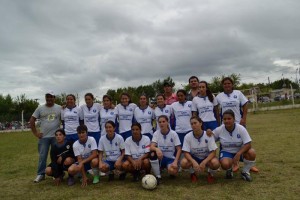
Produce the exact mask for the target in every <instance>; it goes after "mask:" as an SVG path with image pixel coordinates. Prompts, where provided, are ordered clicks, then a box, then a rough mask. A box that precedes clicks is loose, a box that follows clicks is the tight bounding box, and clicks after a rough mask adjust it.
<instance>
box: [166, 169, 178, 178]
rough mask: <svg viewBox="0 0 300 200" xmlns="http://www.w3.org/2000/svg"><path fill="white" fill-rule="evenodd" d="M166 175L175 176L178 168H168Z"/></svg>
mask: <svg viewBox="0 0 300 200" xmlns="http://www.w3.org/2000/svg"><path fill="white" fill-rule="evenodd" d="M168 173H169V174H170V175H173V176H176V175H177V173H178V167H168Z"/></svg>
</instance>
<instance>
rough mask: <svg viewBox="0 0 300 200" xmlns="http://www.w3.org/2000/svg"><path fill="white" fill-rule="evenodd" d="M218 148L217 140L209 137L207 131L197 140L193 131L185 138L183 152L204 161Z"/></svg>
mask: <svg viewBox="0 0 300 200" xmlns="http://www.w3.org/2000/svg"><path fill="white" fill-rule="evenodd" d="M217 148H218V147H217V145H216V142H215V138H214V137H208V136H207V135H206V131H204V132H203V135H202V136H201V137H200V138H195V136H194V132H193V131H191V132H189V133H188V134H187V135H186V136H185V137H184V142H183V146H182V151H185V152H189V153H190V154H191V155H192V156H194V157H197V158H199V159H201V160H203V159H205V158H206V157H207V156H208V155H209V154H210V152H212V151H214V150H216V149H217Z"/></svg>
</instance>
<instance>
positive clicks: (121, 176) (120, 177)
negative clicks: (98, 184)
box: [119, 172, 126, 181]
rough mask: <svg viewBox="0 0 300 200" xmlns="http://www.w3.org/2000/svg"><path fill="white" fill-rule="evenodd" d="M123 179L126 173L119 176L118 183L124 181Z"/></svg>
mask: <svg viewBox="0 0 300 200" xmlns="http://www.w3.org/2000/svg"><path fill="white" fill-rule="evenodd" d="M125 178H126V172H124V173H122V174H120V175H119V180H120V181H124V180H125Z"/></svg>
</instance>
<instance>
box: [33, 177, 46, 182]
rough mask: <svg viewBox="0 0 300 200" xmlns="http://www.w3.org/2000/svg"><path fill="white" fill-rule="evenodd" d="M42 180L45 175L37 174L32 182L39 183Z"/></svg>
mask: <svg viewBox="0 0 300 200" xmlns="http://www.w3.org/2000/svg"><path fill="white" fill-rule="evenodd" d="M43 180H45V175H37V176H36V178H35V179H34V181H33V182H34V183H39V182H41V181H43Z"/></svg>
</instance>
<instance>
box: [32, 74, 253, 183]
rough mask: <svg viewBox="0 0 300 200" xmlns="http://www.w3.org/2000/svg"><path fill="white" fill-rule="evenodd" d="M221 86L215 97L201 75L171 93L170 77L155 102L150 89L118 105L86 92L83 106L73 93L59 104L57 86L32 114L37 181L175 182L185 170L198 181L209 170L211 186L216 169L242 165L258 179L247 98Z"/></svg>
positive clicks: (227, 84) (225, 83) (226, 83)
mask: <svg viewBox="0 0 300 200" xmlns="http://www.w3.org/2000/svg"><path fill="white" fill-rule="evenodd" d="M220 84H221V85H222V87H223V91H222V92H221V91H220V93H219V94H218V95H214V94H212V92H211V91H210V90H209V88H208V84H207V82H205V81H199V79H198V78H197V77H196V76H191V77H190V78H189V87H190V88H191V89H190V91H188V92H187V91H185V90H183V89H179V90H178V91H176V92H175V93H173V85H172V84H171V83H169V82H164V83H163V86H164V93H163V94H158V95H157V96H156V101H155V104H151V105H150V102H148V99H149V98H148V97H147V96H146V95H145V94H139V95H140V96H139V102H138V105H136V104H135V103H132V102H131V98H130V95H129V94H128V93H122V94H121V96H120V103H119V104H117V105H114V103H113V102H112V98H111V97H110V96H108V95H104V96H103V98H102V103H101V104H99V103H95V102H94V100H95V99H94V95H93V94H92V93H87V94H85V96H84V99H85V104H84V105H81V106H78V105H77V104H76V97H75V95H73V94H69V95H67V96H66V104H65V105H63V106H62V105H57V104H55V93H54V92H53V91H48V92H46V93H45V100H46V103H45V104H44V105H40V106H39V107H38V108H37V109H36V110H35V112H34V113H33V114H32V116H31V119H30V125H31V130H32V133H33V134H34V136H36V137H37V138H38V153H39V161H38V169H37V176H36V178H35V179H34V182H35V183H39V182H40V181H42V180H44V179H45V176H46V175H47V176H51V177H53V180H54V184H55V185H59V184H60V183H61V182H62V180H63V179H64V177H66V180H67V185H69V186H72V185H74V184H75V183H76V182H78V183H79V184H81V186H82V187H84V186H87V185H88V184H97V183H99V182H100V181H107V178H106V179H104V178H103V180H102V178H101V177H102V176H107V177H108V181H113V180H114V179H116V177H117V178H118V179H119V180H125V179H126V177H127V178H131V179H132V180H133V181H139V180H142V177H145V175H148V174H152V175H153V176H154V177H155V179H156V180H155V181H156V183H157V184H163V179H162V174H168V175H164V176H163V177H164V179H165V178H166V179H173V178H175V177H176V176H177V175H178V173H180V172H181V171H184V172H186V173H185V174H189V176H186V178H190V179H191V181H192V182H197V181H198V178H199V175H200V174H207V183H214V182H215V181H216V178H215V174H216V173H224V178H226V179H232V178H233V174H234V173H233V172H237V171H239V170H240V174H239V177H241V178H242V179H244V180H245V181H252V177H251V175H250V171H252V172H258V169H257V167H255V159H256V153H255V151H254V149H253V148H252V147H251V137H250V135H249V133H248V131H247V128H246V127H247V126H246V122H247V104H248V99H247V98H246V97H245V96H244V94H243V93H242V92H241V91H239V90H235V89H234V87H233V86H234V82H233V80H232V79H231V78H229V77H226V78H224V79H223V80H222V81H221V83H220ZM37 120H39V122H40V125H39V127H37V125H36V124H37V123H36V122H37ZM216 143H217V144H216ZM49 151H50V158H51V162H50V164H48V163H47V157H48V153H49ZM217 152H218V153H217ZM240 162H243V165H242V166H241V169H239V168H240ZM47 164H48V165H47ZM187 172H188V173H187ZM89 177H92V179H91V180H90V181H89ZM184 177H185V176H180V178H184Z"/></svg>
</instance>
